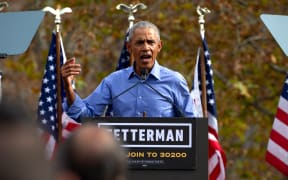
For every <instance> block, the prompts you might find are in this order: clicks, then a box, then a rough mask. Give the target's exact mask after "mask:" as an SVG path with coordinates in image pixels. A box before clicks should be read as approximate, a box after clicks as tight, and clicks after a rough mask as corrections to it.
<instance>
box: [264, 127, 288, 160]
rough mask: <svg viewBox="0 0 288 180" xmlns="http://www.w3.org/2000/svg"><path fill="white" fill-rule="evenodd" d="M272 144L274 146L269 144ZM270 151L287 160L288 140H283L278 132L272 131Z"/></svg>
mask: <svg viewBox="0 0 288 180" xmlns="http://www.w3.org/2000/svg"><path fill="white" fill-rule="evenodd" d="M270 142H272V144H269V143H270ZM268 150H269V151H271V152H275V153H277V154H276V156H277V157H278V156H280V155H281V156H283V158H287V157H288V154H287V151H288V140H287V139H285V138H283V136H281V135H280V134H279V133H277V132H276V131H274V130H272V131H271V134H270V139H269V141H268ZM272 150H273V151H272ZM274 150H275V151H274ZM276 150H277V151H276ZM279 158H280V157H279Z"/></svg>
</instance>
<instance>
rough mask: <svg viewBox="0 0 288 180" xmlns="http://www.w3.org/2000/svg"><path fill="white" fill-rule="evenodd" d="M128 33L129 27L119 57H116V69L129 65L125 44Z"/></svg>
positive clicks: (128, 55)
mask: <svg viewBox="0 0 288 180" xmlns="http://www.w3.org/2000/svg"><path fill="white" fill-rule="evenodd" d="M128 35H129V29H128V31H127V33H126V35H125V40H124V44H123V47H122V50H121V54H120V56H119V59H118V64H117V68H116V70H117V71H118V70H120V69H124V68H127V67H129V66H130V53H129V51H128V49H127V48H126V44H127V41H128Z"/></svg>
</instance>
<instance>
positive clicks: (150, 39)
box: [127, 28, 162, 74]
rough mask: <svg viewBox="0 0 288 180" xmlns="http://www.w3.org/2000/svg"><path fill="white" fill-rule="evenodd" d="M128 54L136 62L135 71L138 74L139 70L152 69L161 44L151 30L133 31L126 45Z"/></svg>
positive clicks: (139, 29)
mask: <svg viewBox="0 0 288 180" xmlns="http://www.w3.org/2000/svg"><path fill="white" fill-rule="evenodd" d="M127 48H128V50H129V52H130V53H131V54H132V56H133V58H134V61H135V62H136V66H135V70H136V73H137V74H140V72H141V69H148V70H149V71H150V70H151V69H152V67H153V65H154V63H155V60H156V57H157V54H158V53H159V52H160V50H161V48H162V42H161V41H160V40H159V39H158V37H157V34H156V32H155V31H154V30H153V29H151V28H138V29H135V31H134V34H133V36H132V39H131V40H130V42H129V43H128V44H127Z"/></svg>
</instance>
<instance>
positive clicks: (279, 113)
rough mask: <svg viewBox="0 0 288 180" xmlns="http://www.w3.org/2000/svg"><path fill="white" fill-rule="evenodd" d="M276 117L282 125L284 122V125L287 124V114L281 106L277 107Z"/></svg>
mask: <svg viewBox="0 0 288 180" xmlns="http://www.w3.org/2000/svg"><path fill="white" fill-rule="evenodd" d="M287 107H288V106H287ZM276 118H277V119H278V121H281V122H282V123H283V125H284V124H285V126H287V125H288V114H287V113H286V112H285V111H283V108H278V109H277V112H276ZM286 132H287V131H286Z"/></svg>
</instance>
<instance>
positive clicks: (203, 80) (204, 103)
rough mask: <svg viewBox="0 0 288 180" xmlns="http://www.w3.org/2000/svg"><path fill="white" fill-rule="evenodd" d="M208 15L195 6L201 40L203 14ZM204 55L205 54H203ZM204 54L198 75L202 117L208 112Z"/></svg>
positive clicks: (203, 22)
mask: <svg viewBox="0 0 288 180" xmlns="http://www.w3.org/2000/svg"><path fill="white" fill-rule="evenodd" d="M207 13H210V10H209V9H207V8H201V7H200V6H197V14H198V15H199V19H198V22H199V25H200V36H201V38H202V37H204V35H205V27H204V24H205V19H204V17H205V14H207ZM204 53H205V52H204ZM204 53H202V56H201V58H200V67H201V68H200V74H201V91H202V96H201V101H202V109H203V117H205V118H207V117H208V110H207V94H206V93H204V92H206V70H205V58H204V57H203V56H204Z"/></svg>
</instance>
